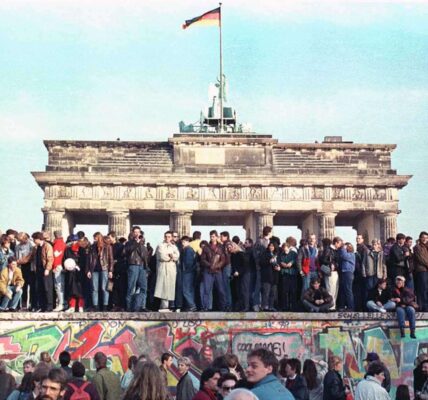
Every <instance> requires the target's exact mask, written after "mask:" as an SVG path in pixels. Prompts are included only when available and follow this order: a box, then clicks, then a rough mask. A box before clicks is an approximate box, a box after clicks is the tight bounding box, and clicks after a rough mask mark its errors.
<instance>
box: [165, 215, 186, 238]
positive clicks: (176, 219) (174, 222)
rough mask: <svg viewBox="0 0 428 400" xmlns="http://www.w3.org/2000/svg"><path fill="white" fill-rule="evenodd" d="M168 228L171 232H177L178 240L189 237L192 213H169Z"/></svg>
mask: <svg viewBox="0 0 428 400" xmlns="http://www.w3.org/2000/svg"><path fill="white" fill-rule="evenodd" d="M169 226H170V229H171V230H172V231H177V232H178V236H179V237H180V238H181V237H182V236H184V235H187V236H191V230H192V213H191V212H189V211H173V212H171V217H170V222H169Z"/></svg>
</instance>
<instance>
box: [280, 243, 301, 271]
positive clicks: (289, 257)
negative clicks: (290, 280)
mask: <svg viewBox="0 0 428 400" xmlns="http://www.w3.org/2000/svg"><path fill="white" fill-rule="evenodd" d="M278 263H280V265H281V263H284V264H289V263H291V264H292V265H291V267H283V266H282V265H281V271H280V273H281V275H292V276H297V275H298V273H299V270H298V269H297V250H296V249H294V248H292V249H290V251H289V252H288V253H285V252H284V251H282V252H281V253H279V256H278Z"/></svg>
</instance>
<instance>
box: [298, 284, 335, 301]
mask: <svg viewBox="0 0 428 400" xmlns="http://www.w3.org/2000/svg"><path fill="white" fill-rule="evenodd" d="M303 298H304V299H305V300H306V301H309V303H312V304H315V300H324V304H329V303H330V302H332V301H333V297H331V295H330V294H329V293H328V291H327V289H325V288H323V287H321V286H320V288H319V289H318V290H315V289H314V288H313V287H312V286H310V287H309V289H308V290H306V291H305V293H304V294H303Z"/></svg>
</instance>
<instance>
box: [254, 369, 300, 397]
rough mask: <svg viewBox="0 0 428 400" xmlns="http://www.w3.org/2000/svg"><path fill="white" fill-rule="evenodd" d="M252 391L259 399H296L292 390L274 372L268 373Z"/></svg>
mask: <svg viewBox="0 0 428 400" xmlns="http://www.w3.org/2000/svg"><path fill="white" fill-rule="evenodd" d="M251 391H252V392H253V393H254V394H255V395H256V396H257V397H258V398H259V400H274V399H275V400H294V396H293V395H292V394H291V393H290V391H289V390H288V389H287V388H286V387H285V386H284V385H282V384H281V382H280V381H279V379H278V378H277V377H276V376H275V375H273V374H269V375H266V376H265V377H264V378H263V379H262V380H261V381H259V382H257V383H256V384H255V385H254V386H253V388H252V389H251Z"/></svg>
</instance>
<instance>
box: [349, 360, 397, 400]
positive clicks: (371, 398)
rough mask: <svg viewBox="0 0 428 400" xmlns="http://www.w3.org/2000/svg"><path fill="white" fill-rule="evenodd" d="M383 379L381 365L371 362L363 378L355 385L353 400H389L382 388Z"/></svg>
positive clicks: (383, 374)
mask: <svg viewBox="0 0 428 400" xmlns="http://www.w3.org/2000/svg"><path fill="white" fill-rule="evenodd" d="M384 379H385V373H384V366H383V365H382V363H380V362H376V361H374V362H372V363H371V364H370V365H369V368H368V370H367V374H366V376H365V378H364V379H363V380H362V381H361V382H360V383H359V384H358V385H357V389H356V391H355V400H391V397H389V394H388V392H387V391H386V390H385V389H384V388H383V387H382V382H383V381H384Z"/></svg>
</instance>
